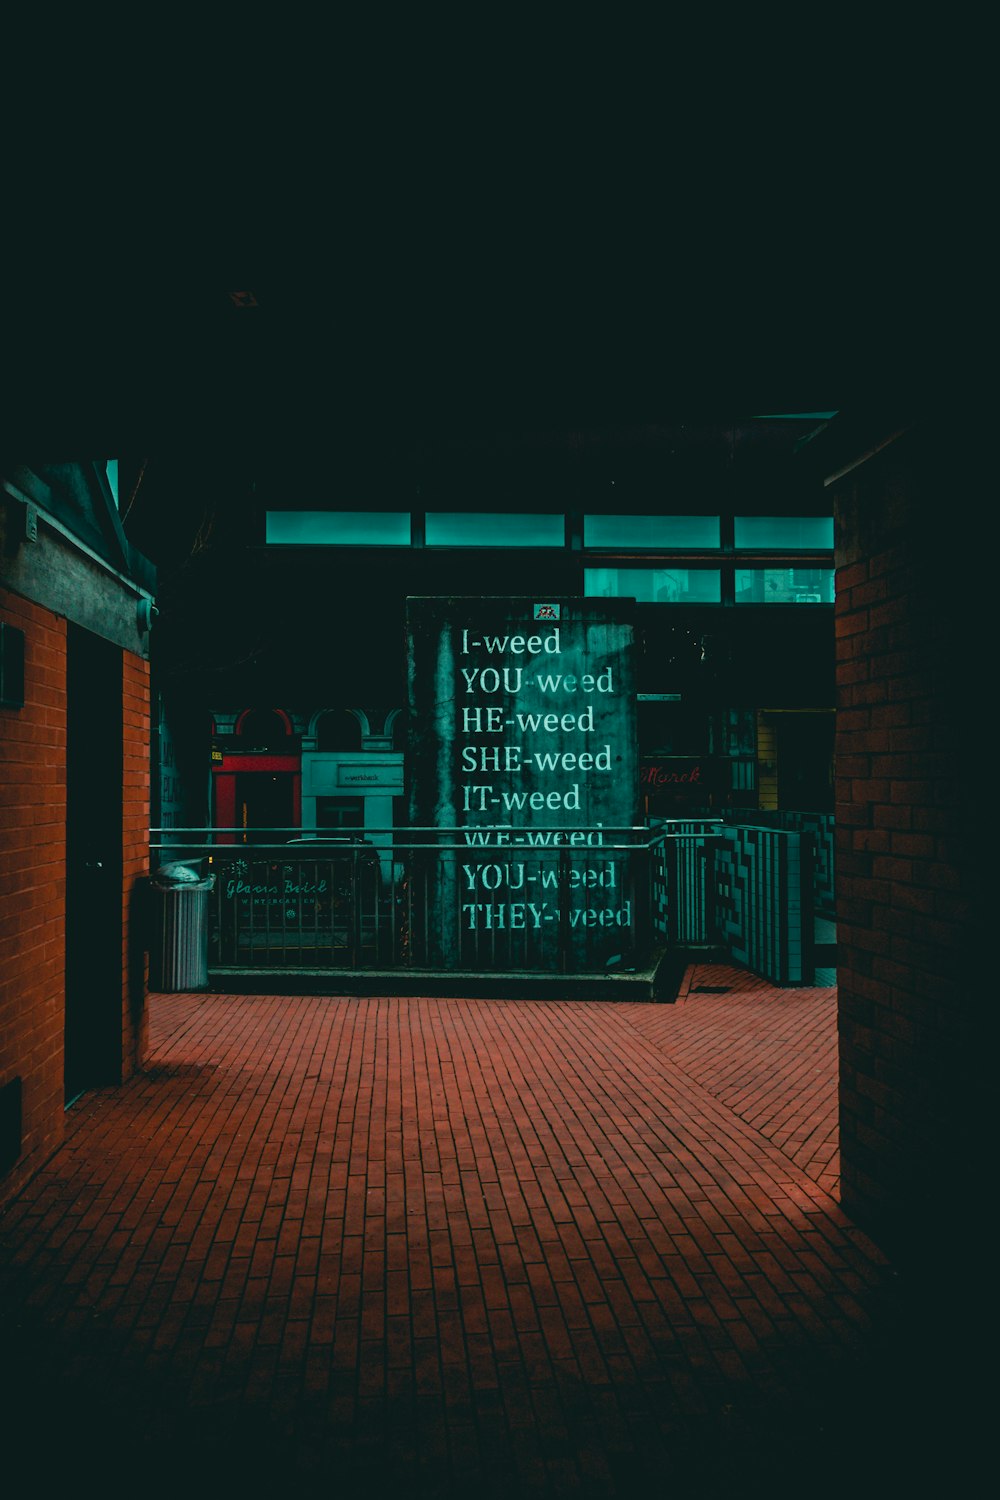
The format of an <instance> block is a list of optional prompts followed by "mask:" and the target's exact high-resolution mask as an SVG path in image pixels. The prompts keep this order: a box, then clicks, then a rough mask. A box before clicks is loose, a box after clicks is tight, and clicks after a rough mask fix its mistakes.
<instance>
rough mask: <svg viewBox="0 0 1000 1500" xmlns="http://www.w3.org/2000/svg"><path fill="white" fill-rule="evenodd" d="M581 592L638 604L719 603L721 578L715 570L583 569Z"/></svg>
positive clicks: (596, 596) (593, 596)
mask: <svg viewBox="0 0 1000 1500" xmlns="http://www.w3.org/2000/svg"><path fill="white" fill-rule="evenodd" d="M583 592H584V593H585V594H587V595H588V596H590V597H592V598H597V599H607V598H612V599H618V598H625V599H636V600H638V602H639V603H640V604H718V603H719V602H720V600H721V598H722V578H721V574H720V572H719V570H718V569H717V568H585V569H584V571H583Z"/></svg>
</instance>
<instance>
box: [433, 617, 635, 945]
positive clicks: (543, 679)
mask: <svg viewBox="0 0 1000 1500" xmlns="http://www.w3.org/2000/svg"><path fill="white" fill-rule="evenodd" d="M539 609H540V606H539V604H538V602H537V601H536V600H533V599H530V598H529V599H516V598H515V599H511V598H448V599H440V598H435V599H410V600H408V601H407V634H408V651H409V659H408V672H409V715H410V717H409V726H410V740H409V751H408V767H407V769H408V775H409V785H410V820H411V824H412V825H413V826H414V827H432V828H439V829H450V830H454V832H453V833H452V834H451V835H450V837H449V838H445V837H444V835H439V836H438V837H437V838H436V839H433V838H431V839H429V843H433V844H434V846H435V848H436V850H437V852H435V853H434V854H432V853H431V852H430V851H428V855H427V856H426V858H424V857H423V856H422V854H421V856H420V858H421V859H423V868H422V869H421V870H420V871H419V872H415V879H414V880H413V881H412V882H411V891H415V892H416V894H417V896H418V898H419V899H418V907H419V909H420V916H421V918H422V920H418V921H416V922H415V924H414V944H415V946H414V956H415V958H416V959H417V961H423V962H427V963H429V964H432V965H434V966H444V967H450V966H455V967H462V968H470V967H475V968H482V967H495V968H506V969H510V970H517V969H534V970H538V969H558V968H566V969H568V970H574V971H578V972H579V971H590V972H593V971H595V970H596V971H605V970H607V969H609V968H612V967H615V966H616V965H621V966H622V967H626V966H627V965H628V959H629V956H630V954H631V950H632V946H633V938H632V934H633V930H634V923H635V921H636V915H637V912H636V895H635V891H634V889H633V881H634V878H635V876H636V874H637V870H638V867H637V866H634V865H633V860H634V859H636V858H639V857H641V856H632V855H629V854H628V853H627V852H624V851H623V850H621V849H620V848H616V847H615V846H616V845H622V844H625V843H627V842H628V841H629V836H628V834H627V833H625V832H623V831H622V830H626V829H629V828H631V827H632V826H633V825H634V824H635V823H636V821H637V817H638V777H637V757H636V723H635V684H634V663H633V651H634V644H633V639H634V630H633V624H632V609H633V606H632V605H631V603H630V602H626V601H617V600H589V599H560V600H553V601H547V602H546V603H545V605H544V618H542V619H539ZM449 843H450V844H451V845H452V846H453V847H451V848H450V849H446V848H445V847H443V846H445V845H446V844H449ZM418 939H419V941H418ZM418 950H419V951H418Z"/></svg>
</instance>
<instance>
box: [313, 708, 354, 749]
mask: <svg viewBox="0 0 1000 1500" xmlns="http://www.w3.org/2000/svg"><path fill="white" fill-rule="evenodd" d="M316 748H317V750H360V749H361V725H360V724H359V722H358V720H357V718H356V717H355V715H354V714H352V713H348V711H347V709H346V708H331V709H328V710H327V712H326V713H325V714H321V715H320V718H319V720H318V722H317V724H316Z"/></svg>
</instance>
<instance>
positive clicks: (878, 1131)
mask: <svg viewBox="0 0 1000 1500" xmlns="http://www.w3.org/2000/svg"><path fill="white" fill-rule="evenodd" d="M966 454H967V448H966V445H965V442H964V440H963V436H962V435H961V434H960V433H956V434H949V433H948V431H947V430H946V429H945V428H944V427H943V424H942V425H939V426H936V427H933V428H932V427H931V426H930V424H928V426H927V427H926V428H924V429H920V428H916V429H914V430H911V431H910V432H908V433H907V434H905V435H904V436H903V437H900V438H897V439H896V440H895V441H894V442H893V443H891V444H890V445H889V446H887V447H886V448H885V449H883V450H882V451H881V452H880V453H878V454H876V455H875V457H873V458H870V459H868V460H867V461H866V462H865V463H863V464H862V465H860V466H859V467H857V468H855V469H854V470H852V471H851V472H850V473H848V474H846V475H845V476H844V478H843V479H842V480H839V481H837V483H836V485H835V486H834V501H835V516H836V529H837V604H836V633H837V686H838V716H837V746H836V788H837V790H836V796H837V808H836V817H837V846H836V848H837V856H836V860H837V864H836V868H837V920H838V927H837V944H838V956H839V964H838V983H839V992H840V1001H839V1004H840V1022H839V1030H840V1108H841V1151H842V1158H843V1168H842V1190H843V1200H844V1206H845V1208H846V1209H847V1210H848V1211H849V1212H850V1213H851V1214H852V1215H853V1216H854V1217H855V1218H856V1219H857V1220H858V1221H859V1222H860V1223H861V1224H862V1225H864V1226H865V1227H866V1228H868V1229H869V1230H870V1231H871V1232H872V1233H873V1234H874V1235H875V1237H876V1238H878V1239H879V1240H880V1241H881V1242H882V1243H883V1244H884V1246H885V1247H886V1248H887V1249H890V1250H891V1252H892V1253H893V1254H896V1255H898V1256H900V1257H906V1256H921V1255H922V1253H923V1252H926V1253H927V1254H928V1255H929V1256H931V1257H932V1258H933V1255H934V1254H935V1253H936V1251H935V1247H940V1246H941V1245H942V1244H943V1242H944V1229H945V1226H947V1233H948V1234H949V1235H951V1236H954V1235H956V1234H957V1235H959V1236H961V1234H962V1227H961V1217H962V1216H963V1215H965V1214H966V1213H968V1214H969V1215H970V1216H971V1215H972V1214H973V1213H974V1212H975V1211H976V1210H975V1209H974V1204H975V1196H974V1190H973V1182H974V1171H975V1169H974V1166H973V1159H974V1152H975V1148H976V1142H977V1138H978V1128H977V1125H976V1116H977V1104H978V1102H979V1100H980V1098H981V1094H980V1082H979V1078H978V1076H977V1070H976V1068H975V1067H974V1058H975V1057H976V1054H977V1050H981V1049H982V1047H983V1041H984V1039H983V1038H982V1036H981V1034H980V1033H981V1027H982V1020H983V1018H982V1016H981V1015H980V1012H981V1010H982V1009H983V1007H984V1005H985V1004H986V1003H987V998H986V985H985V984H984V974H983V960H984V958H985V956H986V953H987V951H988V950H987V944H988V942H989V937H988V933H987V932H986V930H985V929H984V928H983V927H982V926H981V925H980V924H979V923H978V922H977V921H976V920H974V914H973V899H974V894H975V884H974V870H975V861H974V859H973V857H972V856H973V846H974V845H979V846H980V847H981V848H982V850H983V851H984V852H985V850H986V849H987V848H994V847H997V839H996V834H995V832H991V819H990V804H991V803H992V802H993V800H994V799H993V797H992V794H991V792H990V781H989V763H990V756H989V751H988V744H987V737H986V736H987V731H986V720H985V718H984V715H985V714H986V712H987V709H988V708H989V707H990V703H989V700H990V699H991V698H992V696H993V691H992V689H990V688H989V687H988V683H987V680H986V678H985V677H983V678H980V677H979V675H978V667H977V664H978V663H981V661H982V657H981V653H982V651H983V649H984V646H985V634H984V630H985V607H984V606H981V605H980V604H979V603H978V599H979V598H980V597H981V596H982V593H983V591H984V590H986V589H988V588H992V578H991V577H987V576H983V571H982V570H983V568H984V567H986V568H988V567H989V563H988V562H987V563H983V562H982V561H981V560H980V558H979V556H978V554H977V546H976V536H977V533H976V529H975V528H976V520H975V514H976V513H975V510H974V508H973V505H972V503H971V502H972V500H973V494H972V493H971V492H970V484H971V483H972V481H971V479H970V475H969V472H968V470H969V468H970V466H969V465H968V462H967V457H966ZM989 1003H992V997H991V998H990V1001H989ZM956 1210H957V1211H958V1216H959V1222H957V1223H956Z"/></svg>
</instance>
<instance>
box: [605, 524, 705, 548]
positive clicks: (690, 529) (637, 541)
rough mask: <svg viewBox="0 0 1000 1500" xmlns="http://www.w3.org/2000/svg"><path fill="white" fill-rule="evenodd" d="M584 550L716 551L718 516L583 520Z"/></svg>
mask: <svg viewBox="0 0 1000 1500" xmlns="http://www.w3.org/2000/svg"><path fill="white" fill-rule="evenodd" d="M583 545H584V546H585V547H656V548H658V549H659V550H661V551H665V550H668V549H670V548H672V547H718V546H719V518H718V516H584V518H583Z"/></svg>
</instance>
